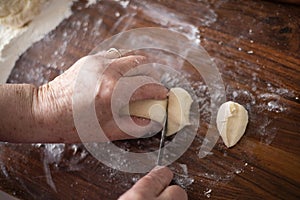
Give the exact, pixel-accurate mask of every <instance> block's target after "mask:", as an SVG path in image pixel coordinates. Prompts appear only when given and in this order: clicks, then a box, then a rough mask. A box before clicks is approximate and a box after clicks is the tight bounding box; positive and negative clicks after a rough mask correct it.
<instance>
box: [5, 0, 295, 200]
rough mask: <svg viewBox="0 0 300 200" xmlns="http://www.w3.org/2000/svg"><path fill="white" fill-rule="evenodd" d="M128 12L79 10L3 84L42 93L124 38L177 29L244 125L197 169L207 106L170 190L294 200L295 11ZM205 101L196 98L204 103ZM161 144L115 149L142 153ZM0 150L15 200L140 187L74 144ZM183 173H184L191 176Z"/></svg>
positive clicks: (206, 4) (156, 4) (162, 6)
mask: <svg viewBox="0 0 300 200" xmlns="http://www.w3.org/2000/svg"><path fill="white" fill-rule="evenodd" d="M121 2H122V1H121ZM126 2H127V1H123V4H122V3H120V2H117V1H108V0H107V1H100V2H98V3H97V4H95V5H92V6H90V7H88V8H86V6H85V5H86V2H84V1H78V2H76V3H75V4H74V5H73V7H72V10H73V13H74V14H73V15H72V16H71V17H70V18H68V19H66V20H64V21H63V22H62V23H61V24H60V25H59V26H58V27H57V28H56V29H55V30H53V31H52V32H50V33H49V34H48V35H47V36H46V37H45V38H44V39H42V40H41V41H39V42H37V43H35V44H34V45H33V46H32V47H31V48H29V49H28V50H27V51H26V52H25V53H24V54H23V55H22V56H21V57H20V58H19V60H18V61H17V63H16V65H15V68H14V70H13V71H12V73H11V75H10V77H9V80H8V82H9V83H23V82H25V83H32V84H35V85H41V84H43V83H46V82H48V81H50V80H52V79H53V78H55V77H56V76H57V75H59V74H60V73H62V72H63V71H64V70H66V69H67V68H68V67H70V66H71V65H72V64H73V63H74V62H75V61H76V60H77V59H79V58H80V57H82V56H85V55H87V54H88V53H89V52H90V51H91V50H92V49H93V48H94V47H95V46H96V45H97V44H99V43H100V42H101V41H103V40H104V39H105V38H108V37H110V36H112V35H114V34H116V33H119V32H121V31H124V30H128V29H131V28H136V27H148V26H155V27H165V28H173V29H175V30H179V31H180V30H181V29H183V30H181V31H182V32H183V33H184V34H185V35H186V36H189V37H190V38H191V39H192V40H195V41H196V40H197V39H198V40H200V41H201V42H200V44H201V45H202V46H203V47H204V48H205V49H206V51H207V52H208V53H209V54H210V56H211V57H212V58H213V59H214V62H215V63H216V65H217V67H218V69H219V71H220V72H221V74H222V78H223V81H224V84H225V87H226V95H227V99H228V100H234V101H237V102H239V103H240V104H242V105H244V106H245V107H246V108H247V110H248V112H249V117H250V121H249V125H248V127H247V130H246V134H245V136H244V137H243V138H242V140H241V141H240V142H239V143H238V144H237V145H236V146H235V147H234V148H230V149H227V148H226V147H225V146H224V145H223V143H222V141H221V140H219V141H218V143H217V145H216V146H215V147H214V149H213V150H212V154H211V155H209V156H206V157H205V158H202V159H200V158H199V157H198V153H199V149H200V146H201V144H202V142H203V138H204V135H205V133H206V130H207V125H208V124H207V122H208V117H209V113H208V112H207V110H206V109H205V108H206V106H209V104H207V105H205V104H204V105H202V106H203V111H202V112H201V113H200V117H201V118H200V123H201V124H200V125H201V126H200V129H199V131H198V134H197V137H196V138H195V140H194V141H193V143H192V145H191V146H190V148H189V149H188V150H187V151H186V152H185V153H184V154H183V156H181V157H180V159H178V160H177V161H176V162H175V163H173V164H172V165H171V166H170V167H171V169H172V170H173V171H174V172H175V173H176V174H177V175H176V176H177V178H176V180H177V183H178V184H181V185H182V186H185V189H186V191H187V192H188V195H189V199H206V198H210V199H299V198H300V171H299V169H300V156H299V152H300V131H299V126H300V123H299V118H300V100H299V97H300V67H299V64H300V57H299V52H300V26H299V24H300V7H299V6H296V5H294V4H286V3H285V4H280V3H274V2H272V1H233V0H228V1H218V0H207V1H200V2H199V1H196V0H183V1H174V0H155V1H145V0H142V1H137V0H132V1H130V3H129V4H128V5H126ZM180 26H181V27H182V28H180ZM187 73H190V74H192V75H193V71H192V70H187ZM203 85H204V86H205V83H203ZM200 86H201V84H200ZM204 88H205V87H204ZM206 92H207V91H206V90H205V89H204V90H203V91H202V90H201V89H199V93H200V94H203V96H204V97H203V99H205V95H206V94H207V93H206ZM206 101H209V98H208V100H204V101H203V102H202V103H205V102H206ZM200 106H201V105H200ZM158 139H159V138H158V136H155V137H153V138H151V139H149V140H135V141H118V142H116V144H117V145H118V146H120V147H122V148H128V149H131V150H137V149H139V148H140V149H142V150H144V151H147V150H149V149H155V148H156V147H157V141H158ZM51 147H56V148H55V149H51ZM0 148H1V151H0V167H1V170H0V180H1V182H0V188H1V189H2V190H3V191H5V192H8V193H10V194H12V195H14V196H16V197H18V198H21V199H117V197H118V196H119V195H121V194H122V193H123V192H125V191H126V190H127V189H129V188H130V187H131V186H132V185H133V184H134V182H135V181H136V180H137V179H139V178H140V177H142V174H129V173H123V172H119V171H116V170H113V169H110V168H108V167H106V166H105V165H103V164H102V163H100V162H99V161H97V160H96V159H95V158H94V157H92V156H91V155H90V154H89V153H88V152H87V150H86V149H85V148H84V146H83V145H80V144H78V145H62V144H61V145H56V146H50V145H47V144H42V145H29V144H7V143H2V144H1V145H0ZM59 151H61V152H62V153H61V154H55V152H59ZM51 152H52V153H51ZM53 155H57V156H56V157H53ZM51 156H52V157H51ZM180 164H186V166H187V169H188V175H185V174H184V173H183V169H182V165H180ZM180 181H181V182H180ZM191 182H192V183H191ZM190 183H191V184H190Z"/></svg>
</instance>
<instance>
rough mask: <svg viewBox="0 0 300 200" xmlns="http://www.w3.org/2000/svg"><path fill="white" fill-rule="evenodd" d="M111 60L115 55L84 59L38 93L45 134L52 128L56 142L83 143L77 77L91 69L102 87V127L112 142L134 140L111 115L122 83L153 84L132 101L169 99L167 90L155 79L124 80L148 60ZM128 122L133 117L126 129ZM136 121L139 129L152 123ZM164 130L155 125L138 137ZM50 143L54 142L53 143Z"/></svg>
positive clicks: (39, 119) (99, 104) (97, 95)
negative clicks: (76, 110) (76, 109)
mask: <svg viewBox="0 0 300 200" xmlns="http://www.w3.org/2000/svg"><path fill="white" fill-rule="evenodd" d="M110 57H111V55H108V54H107V53H106V54H105V53H101V54H96V55H89V56H86V57H83V58H81V59H80V60H78V61H77V62H76V63H75V64H74V65H73V66H71V67H70V68H69V69H68V70H67V71H66V72H64V73H63V74H61V75H60V76H58V77H57V78H55V79H54V80H53V81H51V82H49V83H48V84H45V85H43V86H41V87H40V88H39V89H38V96H37V100H36V105H37V106H35V110H34V112H35V113H36V114H35V116H36V120H37V122H38V124H39V125H40V126H41V127H42V129H43V130H48V129H49V128H50V129H51V131H52V132H56V135H55V136H53V141H55V142H57V140H59V141H61V142H80V138H79V137H78V135H77V134H76V128H75V126H74V120H73V108H72V97H73V95H74V92H75V89H74V87H75V84H76V80H77V75H78V73H79V72H81V71H80V70H82V67H84V66H89V68H88V70H89V73H91V74H93V75H94V76H96V77H98V78H99V80H100V82H101V85H100V87H97V86H96V87H95V88H96V91H95V96H94V100H95V109H96V113H97V117H98V120H99V123H100V125H101V127H102V129H103V130H104V132H105V134H106V136H107V137H108V138H109V140H121V139H129V138H132V136H130V135H128V134H126V133H124V132H123V131H122V130H120V128H119V127H118V126H117V124H116V123H115V120H114V118H113V113H112V111H111V98H112V94H113V92H114V89H115V86H116V83H117V82H118V80H122V81H121V82H122V83H124V84H128V85H130V84H131V83H135V82H136V81H141V80H142V81H143V80H151V82H153V83H151V84H146V85H143V86H142V87H140V88H138V89H137V90H136V91H135V92H134V93H133V96H132V97H131V99H130V101H136V100H143V99H165V98H166V96H167V89H166V88H165V87H164V86H163V85H161V84H159V82H157V81H155V80H154V79H153V78H151V77H149V76H145V75H137V76H129V77H128V76H124V74H125V73H126V72H127V71H129V70H131V69H134V68H135V67H137V66H138V65H140V64H142V63H144V62H146V58H145V57H144V56H139V55H130V56H126V57H121V58H115V59H110ZM104 61H105V62H106V61H109V62H110V64H109V65H108V67H107V68H105V67H106V66H105V65H104V64H103V63H105V62H104ZM150 70H151V69H150ZM86 81H87V82H88V81H89V78H87V79H86ZM122 92H124V94H125V93H126V91H122ZM118 96H119V97H122V94H118ZM118 103H119V104H120V107H122V106H125V105H126V104H128V102H123V101H122V98H119V101H118ZM128 120H130V117H129V116H124V117H122V118H121V123H122V124H124V125H126V124H127V122H128ZM134 121H135V123H137V124H138V125H146V124H148V123H149V121H148V120H144V119H140V118H134ZM160 129H161V125H160V124H156V123H154V124H153V126H151V127H149V128H148V129H145V130H143V131H142V132H140V133H135V135H136V134H137V135H141V136H142V135H144V134H146V133H148V132H149V131H150V132H158V131H159V130H160ZM132 131H133V132H134V131H136V130H135V129H134V128H133V129H132ZM74 133H75V134H74ZM49 134H51V133H49ZM90 140H91V141H93V138H90ZM48 142H52V141H51V140H50V141H48ZM98 142H99V141H98Z"/></svg>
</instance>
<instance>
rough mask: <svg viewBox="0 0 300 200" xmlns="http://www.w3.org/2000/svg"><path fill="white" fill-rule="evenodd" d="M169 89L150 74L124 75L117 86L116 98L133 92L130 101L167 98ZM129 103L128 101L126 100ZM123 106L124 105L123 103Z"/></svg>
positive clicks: (122, 97)
mask: <svg viewBox="0 0 300 200" xmlns="http://www.w3.org/2000/svg"><path fill="white" fill-rule="evenodd" d="M167 93H168V89H167V88H165V87H164V86H163V85H162V84H161V83H159V82H158V81H156V80H155V79H153V78H152V77H148V76H133V77H122V78H120V79H119V81H118V83H117V84H116V86H115V90H114V95H115V97H116V98H121V99H124V97H125V96H126V95H130V94H132V95H131V96H129V97H130V101H131V102H132V101H138V100H146V99H155V100H161V99H166V98H167ZM124 103H126V104H127V103H128V102H124ZM122 106H123V105H122Z"/></svg>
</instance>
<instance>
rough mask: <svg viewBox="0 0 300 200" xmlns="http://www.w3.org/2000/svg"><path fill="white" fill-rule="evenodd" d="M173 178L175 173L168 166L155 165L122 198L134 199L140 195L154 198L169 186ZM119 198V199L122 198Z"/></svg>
mask: <svg viewBox="0 0 300 200" xmlns="http://www.w3.org/2000/svg"><path fill="white" fill-rule="evenodd" d="M172 178H173V173H172V172H171V170H170V169H169V168H167V167H161V166H158V167H155V168H154V169H153V170H151V171H150V172H149V173H148V174H147V175H146V176H144V177H143V178H141V179H140V180H139V181H138V182H137V183H136V184H135V185H134V186H133V187H132V188H131V189H130V190H129V191H128V192H126V193H125V194H123V195H122V196H121V197H120V199H132V198H131V197H136V196H140V197H143V198H144V199H154V198H156V197H158V196H159V195H160V193H161V192H162V191H163V190H164V189H165V188H166V187H168V185H169V184H170V182H171V180H172ZM120 199H119V200H120Z"/></svg>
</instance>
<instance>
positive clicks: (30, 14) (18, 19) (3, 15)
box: [0, 0, 45, 28]
mask: <svg viewBox="0 0 300 200" xmlns="http://www.w3.org/2000/svg"><path fill="white" fill-rule="evenodd" d="M44 1H45V0H0V24H3V25H6V26H11V27H15V28H20V27H22V26H24V25H25V24H26V23H28V22H29V21H31V20H32V19H33V18H34V17H35V16H36V15H37V14H39V13H40V8H41V4H42V3H43V2H44Z"/></svg>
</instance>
